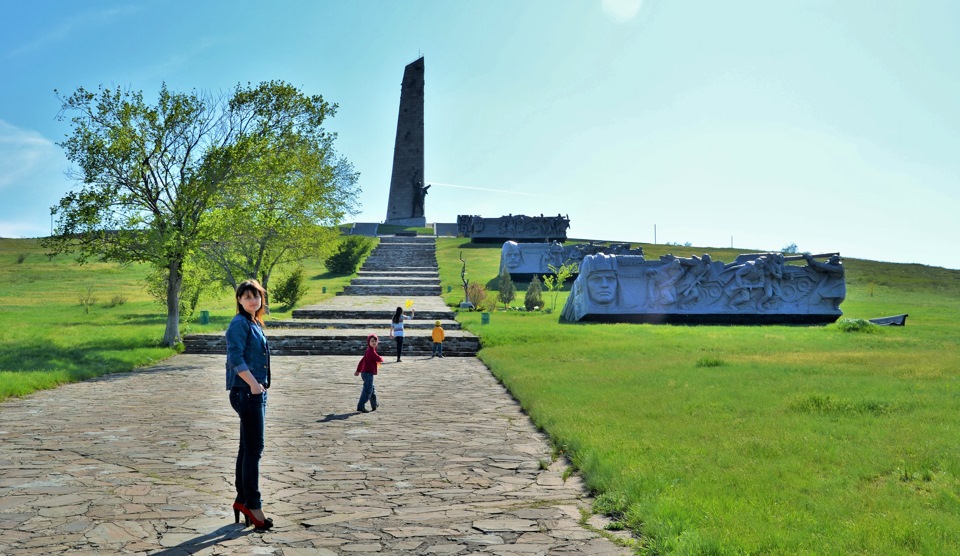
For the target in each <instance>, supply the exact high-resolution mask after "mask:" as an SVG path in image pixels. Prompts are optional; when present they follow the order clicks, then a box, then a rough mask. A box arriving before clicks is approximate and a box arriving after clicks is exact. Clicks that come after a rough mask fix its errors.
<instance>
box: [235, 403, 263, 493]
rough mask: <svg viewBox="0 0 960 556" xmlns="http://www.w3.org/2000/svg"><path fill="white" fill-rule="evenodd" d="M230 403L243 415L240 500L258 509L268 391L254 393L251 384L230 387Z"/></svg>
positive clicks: (239, 479) (240, 453)
mask: <svg viewBox="0 0 960 556" xmlns="http://www.w3.org/2000/svg"><path fill="white" fill-rule="evenodd" d="M230 405H231V406H233V410H234V411H236V412H237V415H239V416H240V449H239V450H238V451H237V468H236V472H237V475H236V480H235V481H234V486H236V488H237V500H236V501H237V502H240V503H241V504H243V505H244V506H246V507H247V508H248V509H251V510H258V509H260V508H261V507H262V503H261V502H260V456H261V455H262V454H263V425H264V420H265V418H266V415H267V393H266V392H264V393H263V394H257V395H253V394H251V393H250V389H249V388H247V387H245V386H244V387H240V388H231V389H230Z"/></svg>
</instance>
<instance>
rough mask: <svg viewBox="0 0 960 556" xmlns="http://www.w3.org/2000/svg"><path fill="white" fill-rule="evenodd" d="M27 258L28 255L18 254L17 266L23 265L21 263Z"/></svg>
mask: <svg viewBox="0 0 960 556" xmlns="http://www.w3.org/2000/svg"><path fill="white" fill-rule="evenodd" d="M28 256H30V255H29V253H20V254H19V255H17V264H23V261H25V260H27V257H28Z"/></svg>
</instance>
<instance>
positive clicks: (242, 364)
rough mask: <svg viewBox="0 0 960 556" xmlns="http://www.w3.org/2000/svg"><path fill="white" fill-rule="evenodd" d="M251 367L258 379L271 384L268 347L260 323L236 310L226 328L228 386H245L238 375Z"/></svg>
mask: <svg viewBox="0 0 960 556" xmlns="http://www.w3.org/2000/svg"><path fill="white" fill-rule="evenodd" d="M243 371H250V372H251V373H253V377H254V378H255V379H257V382H259V383H260V384H263V385H264V386H265V387H267V388H269V387H270V347H269V346H268V345H267V337H266V336H264V335H263V329H262V328H260V325H259V324H257V323H255V322H253V321H252V320H250V319H248V318H247V317H246V316H244V315H243V314H237V316H235V317H233V320H232V321H230V326H229V327H228V328H227V390H229V389H230V388H232V387H234V386H247V383H246V382H244V381H243V379H242V378H240V377H239V376H238V375H239V373H242V372H243Z"/></svg>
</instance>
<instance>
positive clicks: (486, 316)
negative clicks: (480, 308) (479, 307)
mask: <svg viewBox="0 0 960 556" xmlns="http://www.w3.org/2000/svg"><path fill="white" fill-rule="evenodd" d="M480 324H490V313H480Z"/></svg>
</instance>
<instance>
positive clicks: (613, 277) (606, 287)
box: [587, 270, 617, 305]
mask: <svg viewBox="0 0 960 556" xmlns="http://www.w3.org/2000/svg"><path fill="white" fill-rule="evenodd" d="M587 294H589V296H590V299H591V300H592V301H593V302H594V303H599V304H601V305H607V304H610V303H613V302H614V300H616V299H617V273H616V272H614V271H612V270H598V271H595V272H591V273H590V276H589V277H587Z"/></svg>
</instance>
